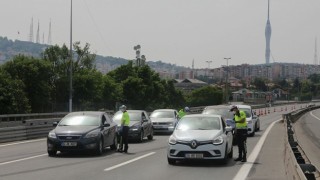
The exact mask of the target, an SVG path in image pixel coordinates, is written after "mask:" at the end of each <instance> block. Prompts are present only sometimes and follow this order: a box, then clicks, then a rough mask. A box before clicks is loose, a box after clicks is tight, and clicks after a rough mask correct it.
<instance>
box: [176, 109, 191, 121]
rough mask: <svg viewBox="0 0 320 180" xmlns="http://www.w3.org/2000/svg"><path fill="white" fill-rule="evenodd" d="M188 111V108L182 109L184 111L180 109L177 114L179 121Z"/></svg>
mask: <svg viewBox="0 0 320 180" xmlns="http://www.w3.org/2000/svg"><path fill="white" fill-rule="evenodd" d="M189 111H190V109H189V107H184V109H180V111H179V112H178V116H179V118H180V119H181V118H182V117H183V116H185V115H186V113H187V112H189Z"/></svg>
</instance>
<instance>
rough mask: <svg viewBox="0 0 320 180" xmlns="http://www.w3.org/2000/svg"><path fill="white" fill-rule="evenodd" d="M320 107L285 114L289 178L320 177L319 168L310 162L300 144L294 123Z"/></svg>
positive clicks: (286, 163) (307, 178) (286, 160)
mask: <svg viewBox="0 0 320 180" xmlns="http://www.w3.org/2000/svg"><path fill="white" fill-rule="evenodd" d="M316 108H320V107H315V106H314V107H309V108H305V109H301V110H297V111H294V112H291V113H288V114H284V115H283V120H284V126H285V128H286V133H285V134H286V137H285V138H286V139H288V141H287V142H286V149H285V160H284V161H285V167H286V169H285V170H286V174H287V175H290V176H292V177H288V178H289V179H306V180H312V179H318V178H320V173H319V170H317V169H316V167H315V166H314V165H312V164H311V163H310V160H309V159H308V157H307V156H306V154H305V153H304V151H303V149H302V148H301V146H300V145H299V143H298V141H297V139H296V136H295V132H294V128H293V123H294V122H296V121H297V120H298V119H299V118H300V117H301V116H302V115H303V114H305V113H306V112H308V111H310V110H313V109H316Z"/></svg>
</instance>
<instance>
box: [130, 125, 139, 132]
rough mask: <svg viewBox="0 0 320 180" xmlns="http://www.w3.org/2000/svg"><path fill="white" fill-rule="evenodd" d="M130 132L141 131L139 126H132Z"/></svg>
mask: <svg viewBox="0 0 320 180" xmlns="http://www.w3.org/2000/svg"><path fill="white" fill-rule="evenodd" d="M130 130H131V131H138V130H139V126H131V127H130Z"/></svg>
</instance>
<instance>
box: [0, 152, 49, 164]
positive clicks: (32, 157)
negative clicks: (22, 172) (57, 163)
mask: <svg viewBox="0 0 320 180" xmlns="http://www.w3.org/2000/svg"><path fill="white" fill-rule="evenodd" d="M41 156H48V154H47V153H46V154H40V155H37V156H31V157H27V158H22V159H17V160H13V161H7V162H3V163H0V166H2V165H6V164H11V163H15V162H20V161H25V160H29V159H34V158H37V157H41Z"/></svg>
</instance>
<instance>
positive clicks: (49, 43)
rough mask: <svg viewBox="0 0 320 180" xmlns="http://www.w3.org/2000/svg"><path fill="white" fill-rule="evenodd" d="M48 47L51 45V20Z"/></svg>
mask: <svg viewBox="0 0 320 180" xmlns="http://www.w3.org/2000/svg"><path fill="white" fill-rule="evenodd" d="M48 45H51V19H50V23H49V34H48Z"/></svg>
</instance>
